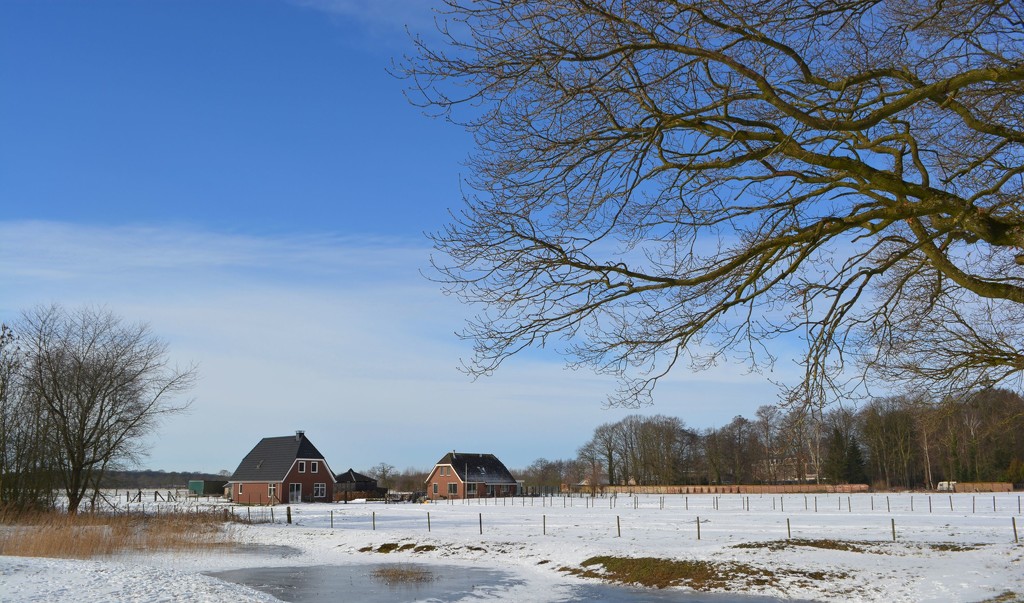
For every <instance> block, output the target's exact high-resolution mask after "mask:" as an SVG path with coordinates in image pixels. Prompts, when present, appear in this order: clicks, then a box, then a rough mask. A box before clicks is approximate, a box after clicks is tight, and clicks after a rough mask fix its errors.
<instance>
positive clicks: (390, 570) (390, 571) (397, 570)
mask: <svg viewBox="0 0 1024 603" xmlns="http://www.w3.org/2000/svg"><path fill="white" fill-rule="evenodd" d="M373 577H374V578H376V579H377V580H378V581H380V582H383V583H384V584H419V583H423V582H431V581H433V580H434V574H433V573H432V572H431V571H430V570H426V569H422V568H418V567H413V566H409V565H393V566H389V567H382V568H378V569H375V570H373Z"/></svg>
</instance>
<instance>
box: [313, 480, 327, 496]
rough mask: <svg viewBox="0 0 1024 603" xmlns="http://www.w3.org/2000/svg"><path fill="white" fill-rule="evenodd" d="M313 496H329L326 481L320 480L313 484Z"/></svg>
mask: <svg viewBox="0 0 1024 603" xmlns="http://www.w3.org/2000/svg"><path fill="white" fill-rule="evenodd" d="M313 498H327V483H326V482H319V483H315V484H313Z"/></svg>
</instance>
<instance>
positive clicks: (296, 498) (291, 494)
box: [288, 484, 302, 503]
mask: <svg viewBox="0 0 1024 603" xmlns="http://www.w3.org/2000/svg"><path fill="white" fill-rule="evenodd" d="M288 502H290V503H298V502H302V484H288Z"/></svg>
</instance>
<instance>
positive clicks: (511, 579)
mask: <svg viewBox="0 0 1024 603" xmlns="http://www.w3.org/2000/svg"><path fill="white" fill-rule="evenodd" d="M388 570H397V571H411V572H412V573H419V574H422V575H427V576H430V579H428V580H425V581H409V582H402V581H384V580H381V579H378V578H376V577H375V572H378V571H385V572H386V571H388ZM209 575H211V576H213V577H215V578H220V579H221V580H225V581H227V582H234V583H236V584H244V585H245V586H249V587H252V588H255V589H257V590H261V591H263V592H265V593H268V594H271V595H273V596H274V597H277V598H278V599H280V600H282V601H287V602H289V603H307V602H308V603H312V602H314V601H317V602H319V601H323V600H325V599H324V597H325V596H326V597H328V598H329V599H333V597H336V596H337V595H341V594H343V595H344V600H347V601H362V602H366V603H385V602H387V603H392V602H393V603H401V602H411V601H437V602H450V601H473V600H486V599H494V598H498V599H503V600H504V599H507V598H508V597H507V596H502V595H507V594H510V593H509V591H510V590H511V589H513V588H515V587H516V586H519V585H522V584H523V580H522V579H521V578H518V577H516V576H514V575H512V574H510V573H507V572H503V571H500V570H493V569H482V568H467V567H464V566H457V565H435V564H429V565H427V564H413V563H398V564H367V565H362V564H360V565H314V566H304V567H261V568H247V569H237V570H230V571H224V572H213V573H210V574H209ZM566 593H567V594H566V596H565V597H563V598H559V599H553V600H559V601H564V602H566V603H576V602H582V601H588V602H607V603H627V602H636V601H652V602H679V603H699V602H705V603H777V602H779V601H781V599H774V598H767V597H750V596H744V595H732V594H704V593H692V592H682V591H678V590H654V589H638V588H628V587H623V586H615V585H609V584H584V585H573V586H571V587H567V589H566ZM789 601H790V603H792V600H789Z"/></svg>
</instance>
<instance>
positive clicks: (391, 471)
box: [367, 461, 396, 491]
mask: <svg viewBox="0 0 1024 603" xmlns="http://www.w3.org/2000/svg"><path fill="white" fill-rule="evenodd" d="M395 471H396V469H395V466H394V465H391V464H389V463H385V462H383V461H381V462H380V463H377V464H376V465H374V466H373V467H370V468H369V469H368V470H367V473H368V474H369V475H370V477H372V478H374V479H376V480H377V482H378V483H379V484H380V485H381V487H382V488H386V489H387V490H388V491H390V490H391V478H392V477H393V476H394V475H395Z"/></svg>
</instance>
